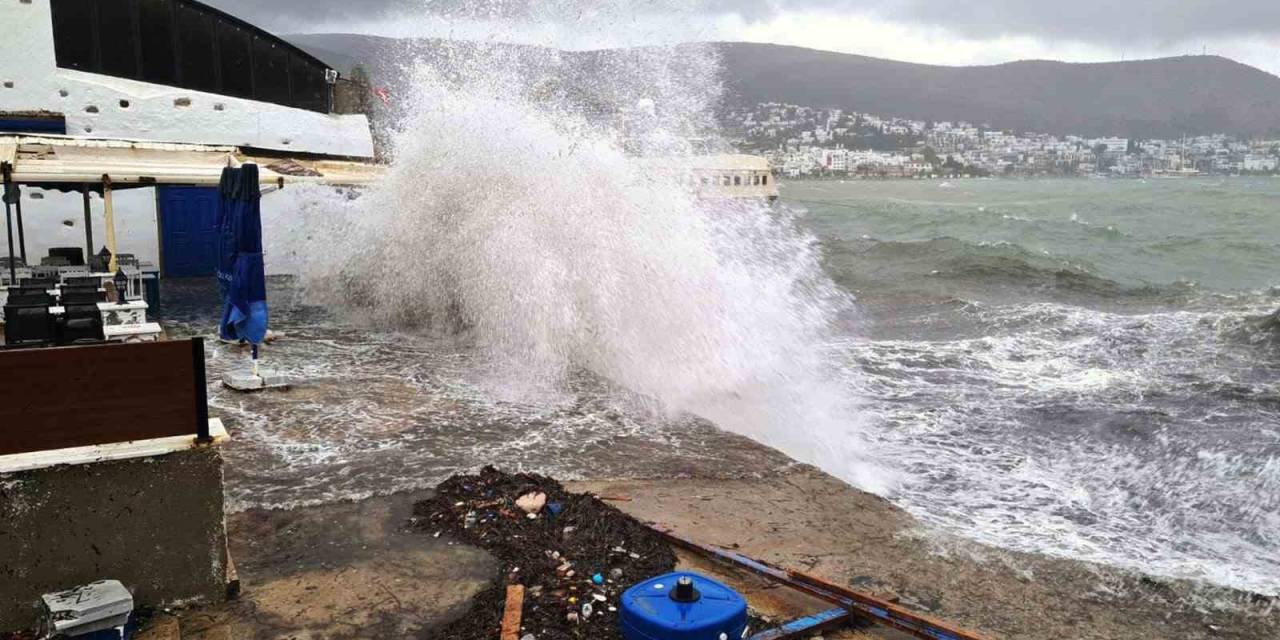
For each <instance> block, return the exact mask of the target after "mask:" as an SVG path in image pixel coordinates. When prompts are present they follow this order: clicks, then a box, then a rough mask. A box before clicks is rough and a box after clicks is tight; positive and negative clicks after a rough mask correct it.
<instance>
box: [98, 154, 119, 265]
mask: <svg viewBox="0 0 1280 640" xmlns="http://www.w3.org/2000/svg"><path fill="white" fill-rule="evenodd" d="M112 205H113V201H112V196H111V176H108V175H106V174H103V176H102V206H103V209H105V210H106V214H107V250H108V251H110V252H111V264H109V265H107V272H108V273H115V272H116V271H117V270H119V268H120V261H119V258H118V256H119V254H120V251H119V246H118V245H117V244H116V214H115V210H114V207H113V206H112Z"/></svg>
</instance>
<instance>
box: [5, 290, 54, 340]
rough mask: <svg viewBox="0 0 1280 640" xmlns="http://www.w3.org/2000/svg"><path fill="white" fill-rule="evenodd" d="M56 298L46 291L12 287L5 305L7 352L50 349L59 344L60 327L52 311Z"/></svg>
mask: <svg viewBox="0 0 1280 640" xmlns="http://www.w3.org/2000/svg"><path fill="white" fill-rule="evenodd" d="M53 302H54V301H53V296H51V295H49V292H48V291H46V290H45V289H44V288H43V287H10V288H9V299H8V300H7V301H6V302H5V305H4V318H5V323H4V343H5V347H7V348H24V347H47V346H50V345H53V344H55V343H56V342H57V339H58V336H57V327H56V325H55V323H54V321H53V315H52V314H50V313H49V307H50V306H52V305H53Z"/></svg>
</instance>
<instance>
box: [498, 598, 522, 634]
mask: <svg viewBox="0 0 1280 640" xmlns="http://www.w3.org/2000/svg"><path fill="white" fill-rule="evenodd" d="M523 616H524V585H519V584H513V585H510V586H508V587H507V607H506V610H505V611H503V612H502V636H501V638H502V640H520V620H521V618H522V617H523Z"/></svg>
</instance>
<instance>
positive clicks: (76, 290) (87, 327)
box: [4, 278, 106, 348]
mask: <svg viewBox="0 0 1280 640" xmlns="http://www.w3.org/2000/svg"><path fill="white" fill-rule="evenodd" d="M100 284H101V281H100V280H99V279H97V278H89V279H86V280H85V281H83V282H68V283H66V284H64V285H63V286H62V287H61V288H60V289H58V290H57V294H58V297H57V299H55V298H54V296H53V295H51V294H50V293H49V291H50V290H51V289H53V286H54V285H53V283H52V282H50V281H47V280H42V279H35V278H28V279H24V280H23V281H22V285H21V286H18V287H10V288H9V298H8V300H7V301H6V302H5V307H4V313H5V331H4V333H5V346H6V348H28V347H48V346H53V345H63V346H65V345H75V344H94V343H101V342H103V341H105V339H106V337H105V334H104V332H103V326H102V313H101V312H100V311H99V310H98V303H99V302H105V301H106V293H105V292H103V291H101V290H100V289H99V286H100ZM54 306H60V307H61V308H62V310H63V312H62V314H61V316H60V317H58V316H55V315H54V314H53V312H52V311H51V310H50V308H51V307H54Z"/></svg>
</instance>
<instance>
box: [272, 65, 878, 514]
mask: <svg viewBox="0 0 1280 640" xmlns="http://www.w3.org/2000/svg"><path fill="white" fill-rule="evenodd" d="M481 49H483V48H481ZM447 53H448V52H447ZM488 54H492V55H493V56H496V58H488V59H486V58H485V56H486V55H488ZM433 55H435V56H440V55H441V52H439V51H437V52H435V53H434V54H433ZM458 55H459V56H462V55H465V56H466V57H467V58H468V59H467V60H464V61H462V62H461V66H462V67H463V68H465V69H467V72H466V73H462V74H453V75H451V76H450V77H449V78H444V77H441V76H440V75H439V74H438V73H437V71H436V70H435V69H433V68H432V67H431V66H430V65H426V64H407V65H406V68H409V69H412V73H413V74H414V81H413V83H412V86H414V87H416V90H417V95H415V96H412V97H411V100H410V102H409V104H408V105H407V108H406V109H405V113H406V115H405V117H404V119H403V121H402V122H400V123H398V126H397V129H396V133H395V136H394V150H393V152H394V156H395V161H394V163H393V164H392V166H391V169H390V175H389V176H388V178H387V179H386V180H385V182H384V183H383V184H381V185H379V186H378V187H376V188H374V189H372V190H371V191H370V192H369V193H367V194H365V195H364V196H363V197H360V198H359V199H357V200H345V199H343V200H339V201H338V203H336V204H335V205H333V206H326V205H325V204H324V203H323V199H318V200H316V201H314V202H310V203H309V204H308V206H307V207H305V208H304V210H303V211H299V212H293V213H291V214H290V215H289V216H287V217H280V218H277V219H278V220H279V221H281V222H284V221H285V220H288V222H287V225H288V228H287V229H278V230H277V231H278V232H279V233H278V234H277V235H278V237H281V238H282V240H281V241H280V243H279V245H277V246H276V247H275V252H276V253H279V254H281V255H283V256H287V257H290V258H292V259H294V260H295V263H294V264H293V265H291V266H293V267H295V268H297V269H298V270H299V271H300V272H301V273H302V275H303V277H304V281H305V282H306V283H307V285H308V288H309V290H310V291H311V293H312V295H314V296H318V297H320V298H321V299H324V300H327V301H328V302H331V303H334V304H336V305H339V306H340V307H343V308H345V309H346V310H347V311H348V312H349V313H350V315H351V317H352V318H356V319H361V320H367V321H369V322H373V323H376V324H378V325H379V326H382V327H385V328H391V329H395V330H417V331H428V332H436V333H451V334H458V335H462V336H465V338H466V339H467V340H469V341H470V342H471V343H472V344H474V345H475V347H476V348H477V350H478V351H479V352H480V353H481V354H483V358H481V360H482V361H483V362H484V363H485V368H484V372H485V380H484V384H485V386H486V387H487V389H488V390H489V392H490V393H492V394H494V396H495V397H497V398H499V399H502V400H518V401H521V402H537V401H538V399H539V398H541V397H545V398H556V397H558V394H559V393H560V392H561V391H562V389H563V387H564V386H565V383H566V381H567V380H568V379H569V378H570V377H571V376H572V375H573V374H574V372H575V371H579V370H587V371H590V372H593V373H594V374H595V375H598V376H602V377H604V378H606V379H608V380H611V381H613V382H614V383H616V384H618V385H620V386H622V387H624V388H626V389H627V390H629V391H630V392H632V393H635V394H640V395H641V396H643V397H646V398H649V399H651V400H652V406H651V407H650V409H652V410H655V411H657V412H659V413H662V414H668V415H670V414H675V413H679V412H689V413H693V414H696V415H700V416H703V417H705V418H708V419H710V420H712V421H714V422H715V423H717V424H718V425H720V426H721V427H723V428H726V429H728V430H731V431H735V432H738V433H741V434H744V435H747V436H749V437H752V438H754V439H756V440H758V441H760V442H764V443H766V444H769V445H773V446H775V447H777V448H779V449H781V450H783V451H785V452H787V453H788V454H790V455H792V456H794V457H796V458H798V459H800V460H803V461H806V462H810V463H814V464H818V465H820V466H822V467H824V468H826V469H828V470H831V471H833V472H835V473H838V474H840V475H842V476H843V477H845V478H847V479H849V480H851V481H853V482H855V483H857V484H859V485H860V486H863V487H865V488H868V489H871V490H878V491H886V490H888V488H889V486H890V482H891V480H890V476H889V475H888V474H887V473H885V472H883V471H881V470H879V469H878V468H877V467H876V466H875V465H874V464H872V463H871V462H870V460H871V459H873V456H872V455H871V454H870V453H869V451H868V447H869V446H870V445H869V444H868V443H867V441H866V439H865V438H864V437H863V433H862V431H863V426H862V423H861V421H860V420H859V418H858V413H857V409H856V404H857V402H856V398H852V397H850V396H849V394H848V393H847V391H845V390H844V389H842V388H840V387H839V385H838V384H837V383H836V382H835V380H834V376H833V375H832V374H831V372H832V371H833V367H832V366H831V364H830V361H829V358H830V354H829V353H828V352H827V350H826V348H825V345H826V344H827V343H828V341H829V338H830V336H831V332H832V330H833V328H834V327H835V325H836V324H837V322H838V321H840V320H841V319H842V318H845V317H848V316H849V315H850V314H852V313H853V305H852V301H851V299H850V298H849V297H848V296H847V294H845V293H843V292H842V291H840V290H839V289H838V288H837V287H836V286H835V285H834V284H833V283H832V282H831V281H830V279H829V278H828V277H827V276H826V275H825V273H824V272H823V270H822V267H821V264H820V251H819V247H818V246H817V243H816V240H815V239H814V237H813V236H811V235H810V234H808V233H806V232H803V231H801V230H800V229H799V228H798V227H797V226H796V225H795V224H794V220H793V218H792V215H791V214H790V213H789V212H788V211H786V210H777V211H770V210H768V209H767V208H766V206H765V205H764V204H763V203H738V204H732V205H730V204H725V203H719V204H717V203H713V202H710V201H704V200H700V199H698V198H697V197H695V195H694V194H693V193H692V192H691V191H690V188H689V186H688V185H689V184H690V183H691V181H690V176H688V175H682V174H680V173H679V172H676V171H664V170H660V169H655V168H654V167H655V166H657V167H662V166H663V165H664V164H666V163H664V162H663V159H665V158H669V157H672V156H676V155H681V154H687V153H690V151H691V149H692V148H693V146H694V145H693V144H692V143H691V142H690V139H691V138H694V137H698V138H701V140H700V144H701V145H703V146H705V145H706V141H705V139H706V137H707V136H709V135H713V134H714V129H710V128H708V126H707V123H708V122H709V121H710V112H709V110H710V108H711V106H712V105H713V104H714V102H715V100H716V99H718V97H719V87H718V84H717V83H716V70H717V63H716V57H715V55H714V53H713V52H712V51H711V50H710V49H706V48H702V47H697V46H681V47H672V48H654V49H647V50H644V51H642V52H630V53H626V54H621V53H619V54H608V53H603V54H600V56H598V58H597V60H596V61H595V64H596V66H597V67H598V68H600V69H603V70H605V71H607V73H606V74H605V75H603V76H601V77H595V76H590V77H587V78H585V79H584V78H583V77H582V76H581V74H580V73H578V75H577V76H576V77H577V80H578V81H579V82H582V81H586V82H588V83H591V84H589V85H588V86H579V87H573V88H572V90H571V91H570V90H560V89H557V88H558V87H563V86H564V85H563V82H564V76H566V75H570V71H569V70H568V69H566V68H565V67H564V66H563V64H562V61H561V60H559V59H558V57H557V56H556V55H555V54H553V53H549V52H547V51H542V50H533V51H527V52H524V53H521V52H520V51H519V50H517V51H513V50H510V49H497V50H495V51H479V52H478V51H477V49H476V45H468V46H467V50H466V51H465V52H459V53H458ZM513 56H515V57H514V58H513ZM448 57H449V58H450V60H451V63H453V64H454V65H455V67H456V65H457V64H458V59H457V58H454V57H452V54H451V53H449V55H448ZM472 60H479V62H473V61H472ZM495 61H496V62H495ZM513 69H516V70H519V72H518V73H514V72H513V71H512V70H513ZM530 74H533V77H532V78H531V77H530ZM531 80H532V82H531ZM530 86H533V87H542V88H548V87H551V89H546V90H540V89H539V90H532V91H527V90H525V89H526V88H527V87H530ZM584 93H586V94H589V95H590V96H592V98H591V103H592V108H593V112H594V113H593V114H591V115H585V114H584V112H583V110H582V109H581V108H580V107H581V105H580V98H581V94H584ZM402 99H404V98H403V97H402ZM601 111H604V112H606V113H605V116H604V117H600V112H601ZM712 146H714V144H713V145H712Z"/></svg>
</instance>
